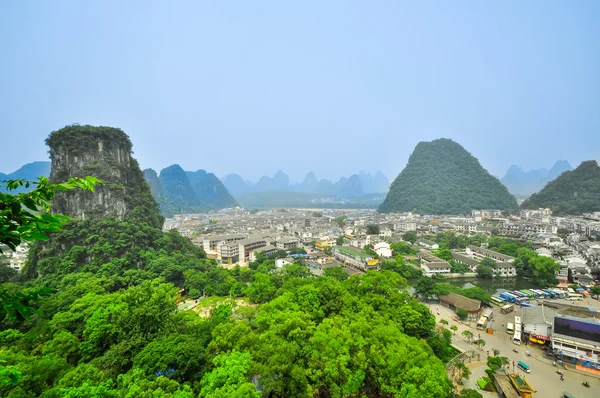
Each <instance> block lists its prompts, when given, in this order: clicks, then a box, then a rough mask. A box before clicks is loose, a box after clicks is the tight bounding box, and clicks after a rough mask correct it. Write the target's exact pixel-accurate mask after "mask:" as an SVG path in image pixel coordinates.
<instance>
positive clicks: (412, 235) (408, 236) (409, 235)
mask: <svg viewBox="0 0 600 398" xmlns="http://www.w3.org/2000/svg"><path fill="white" fill-rule="evenodd" d="M402 240H403V241H405V242H410V243H412V244H414V243H415V242H416V241H417V233H416V232H412V231H408V232H405V233H404V235H402Z"/></svg>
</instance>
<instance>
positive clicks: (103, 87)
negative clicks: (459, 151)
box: [0, 0, 600, 181]
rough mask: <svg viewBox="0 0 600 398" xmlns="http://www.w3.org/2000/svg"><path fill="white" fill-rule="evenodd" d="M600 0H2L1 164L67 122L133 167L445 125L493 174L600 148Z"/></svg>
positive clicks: (250, 156) (369, 145)
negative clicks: (113, 132) (117, 133)
mask: <svg viewBox="0 0 600 398" xmlns="http://www.w3.org/2000/svg"><path fill="white" fill-rule="evenodd" d="M599 21H600V1H597V0H590V1H581V0H578V1H548V0H543V1H504V0H503V1H493V2H492V1H489V2H480V1H437V2H429V1H412V2H408V1H406V2H401V1H376V2H373V1H356V2H351V1H306V0H302V1H295V2H292V1H212V2H208V1H189V2H188V1H176V2H171V1H155V2H154V1H152V2H151V1H147V0H144V1H106V0H103V1H95V2H91V1H65V0H61V1H44V2H43V1H23V0H19V1H16V0H12V1H11V0H8V1H2V2H0V57H1V58H0V60H1V62H0V121H1V122H2V128H1V129H0V131H1V132H0V148H1V150H0V171H2V172H11V171H14V170H15V169H17V168H18V167H19V166H20V165H22V164H24V163H27V162H31V161H34V160H44V159H47V153H46V151H47V148H46V147H45V145H44V139H45V138H46V137H47V135H48V134H49V133H50V132H51V131H53V130H56V129H58V128H60V127H62V126H64V125H67V124H71V123H80V124H93V125H108V126H116V127H120V128H122V129H123V130H124V131H125V132H126V133H127V134H129V135H130V137H131V139H132V141H133V144H134V152H135V157H136V158H137V159H138V160H139V161H140V163H141V165H142V167H152V168H155V169H157V170H160V169H161V168H163V167H166V166H168V165H170V164H173V163H179V164H180V165H181V166H182V167H183V168H184V169H187V170H196V169H199V168H204V169H207V170H209V171H212V172H214V173H216V174H217V175H218V176H222V175H224V174H226V173H230V172H237V173H239V174H241V175H242V176H243V177H245V178H249V179H256V178H257V177H259V176H260V175H263V174H269V175H272V174H273V173H274V172H275V171H277V169H282V170H284V171H286V172H287V173H288V174H289V175H290V177H291V179H292V180H293V181H294V180H299V179H301V178H302V177H303V176H304V175H305V174H306V172H308V171H309V170H314V171H315V172H316V174H317V176H318V177H325V178H338V177H339V176H341V175H349V174H351V173H354V172H358V171H359V170H361V169H363V170H367V171H375V170H377V169H381V170H382V171H384V172H385V173H386V174H387V175H388V177H389V178H390V179H393V178H394V177H395V176H396V174H397V173H398V172H400V171H401V170H402V168H403V167H404V165H405V164H406V161H407V159H408V156H409V154H410V153H411V151H412V149H413V148H414V146H415V145H416V144H417V143H418V142H419V141H423V140H432V139H435V138H439V137H447V138H452V139H454V140H455V141H457V142H459V143H460V144H462V145H463V146H464V147H465V148H466V149H467V150H469V151H470V152H471V153H472V154H473V155H475V156H476V157H478V158H479V159H480V161H481V163H482V164H483V165H484V166H485V167H486V168H488V170H489V171H490V172H491V173H492V174H496V175H503V174H504V172H505V171H506V169H507V168H508V166H510V165H511V164H519V165H521V166H523V167H524V168H525V169H529V168H537V167H550V166H551V165H552V164H553V163H554V161H555V160H558V159H567V160H569V162H571V164H572V165H573V166H576V165H577V164H578V163H579V162H580V161H582V160H586V159H599V158H600V22H599Z"/></svg>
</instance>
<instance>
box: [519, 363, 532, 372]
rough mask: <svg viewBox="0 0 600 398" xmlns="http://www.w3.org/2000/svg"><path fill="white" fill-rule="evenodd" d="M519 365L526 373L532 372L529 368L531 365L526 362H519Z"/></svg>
mask: <svg viewBox="0 0 600 398" xmlns="http://www.w3.org/2000/svg"><path fill="white" fill-rule="evenodd" d="M517 367H518V368H521V369H523V371H525V373H531V370H529V366H527V365H526V364H525V362H521V361H519V362H517Z"/></svg>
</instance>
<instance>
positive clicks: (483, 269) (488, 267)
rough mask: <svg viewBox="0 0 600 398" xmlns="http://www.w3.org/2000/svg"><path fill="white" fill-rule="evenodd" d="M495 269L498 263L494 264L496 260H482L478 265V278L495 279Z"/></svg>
mask: <svg viewBox="0 0 600 398" xmlns="http://www.w3.org/2000/svg"><path fill="white" fill-rule="evenodd" d="M495 267H496V263H495V262H494V260H492V259H490V258H488V257H486V258H484V259H483V260H481V261H480V262H479V264H478V265H477V268H476V271H477V276H478V277H480V278H493V277H494V268H495Z"/></svg>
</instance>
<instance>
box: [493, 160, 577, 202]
mask: <svg viewBox="0 0 600 398" xmlns="http://www.w3.org/2000/svg"><path fill="white" fill-rule="evenodd" d="M572 169H573V168H572V167H571V165H570V164H569V162H567V161H566V160H559V161H557V162H556V163H555V164H554V166H552V168H551V169H550V171H548V170H547V169H545V168H543V167H542V168H539V169H534V170H529V171H528V172H525V171H523V169H522V168H521V167H519V166H516V165H512V166H510V168H509V169H508V170H507V171H506V174H505V175H504V177H502V178H501V179H500V181H501V182H502V184H504V186H506V188H508V191H509V192H510V193H512V194H513V195H519V196H529V195H531V194H532V193H535V192H538V191H539V190H540V189H542V188H543V187H544V185H546V184H547V183H548V182H550V181H552V180H554V179H555V178H556V177H558V176H559V175H560V174H561V173H563V172H565V171H567V170H572Z"/></svg>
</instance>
